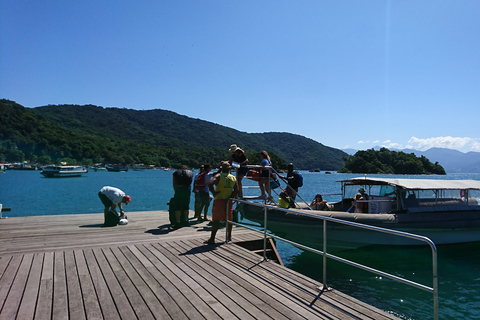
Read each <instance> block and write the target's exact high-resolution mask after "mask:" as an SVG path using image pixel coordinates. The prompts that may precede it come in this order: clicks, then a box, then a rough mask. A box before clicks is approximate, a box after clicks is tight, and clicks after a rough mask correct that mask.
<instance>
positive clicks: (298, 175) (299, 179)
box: [296, 171, 303, 188]
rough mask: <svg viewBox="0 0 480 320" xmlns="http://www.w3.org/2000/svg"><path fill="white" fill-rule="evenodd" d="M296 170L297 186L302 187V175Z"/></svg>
mask: <svg viewBox="0 0 480 320" xmlns="http://www.w3.org/2000/svg"><path fill="white" fill-rule="evenodd" d="M296 172H297V187H299V188H300V187H303V176H302V174H301V173H300V172H298V171H296Z"/></svg>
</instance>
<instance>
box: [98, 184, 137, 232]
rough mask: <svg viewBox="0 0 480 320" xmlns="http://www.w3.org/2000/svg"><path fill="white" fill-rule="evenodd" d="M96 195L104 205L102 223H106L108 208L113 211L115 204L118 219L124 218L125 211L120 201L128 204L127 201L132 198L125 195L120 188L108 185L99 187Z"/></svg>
mask: <svg viewBox="0 0 480 320" xmlns="http://www.w3.org/2000/svg"><path fill="white" fill-rule="evenodd" d="M98 197H99V198H100V200H101V201H102V203H103V205H104V206H105V209H104V210H103V216H104V224H108V223H107V216H108V212H109V211H110V210H112V211H115V208H116V207H117V206H118V208H119V209H120V217H118V218H119V220H120V219H122V218H124V217H125V212H124V211H123V207H122V203H125V205H128V203H129V202H130V201H132V198H131V197H130V196H127V195H126V194H125V192H123V191H122V190H120V189H118V188H114V187H109V186H105V187H103V188H102V189H100V191H99V192H98Z"/></svg>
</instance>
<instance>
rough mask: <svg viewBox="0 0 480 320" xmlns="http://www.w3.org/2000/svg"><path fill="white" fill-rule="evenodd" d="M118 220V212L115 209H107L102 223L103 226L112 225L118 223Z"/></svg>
mask: <svg viewBox="0 0 480 320" xmlns="http://www.w3.org/2000/svg"><path fill="white" fill-rule="evenodd" d="M119 221H120V217H119V216H118V213H117V212H116V211H115V210H109V211H108V212H107V215H106V216H105V221H104V223H103V225H104V226H105V227H114V226H116V225H117V224H118V222H119Z"/></svg>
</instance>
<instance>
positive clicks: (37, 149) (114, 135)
mask: <svg viewBox="0 0 480 320" xmlns="http://www.w3.org/2000/svg"><path fill="white" fill-rule="evenodd" d="M0 139H1V140H0V161H23V160H33V161H39V162H48V161H58V160H59V159H62V158H70V159H74V160H76V161H77V162H79V163H84V164H89V163H91V162H107V163H124V164H133V163H144V164H154V165H161V166H177V165H178V164H187V165H189V166H191V167H198V166H199V165H200V164H202V163H205V162H211V163H213V164H217V163H218V162H219V161H221V160H225V159H227V158H228V157H229V154H228V148H229V146H230V145H231V144H234V143H235V144H237V145H238V146H240V147H241V148H242V149H244V150H245V151H246V152H247V155H248V157H249V159H250V160H251V164H257V163H259V160H258V152H259V151H261V150H266V151H268V152H269V153H270V154H271V155H272V156H273V157H272V158H273V159H272V161H273V163H274V166H275V167H278V168H282V167H283V166H284V165H285V163H289V162H293V163H294V164H295V166H296V167H297V168H299V169H311V168H320V169H323V170H337V169H338V168H340V167H341V166H342V165H343V161H342V157H344V156H346V153H344V152H343V151H341V150H338V149H334V148H330V147H326V146H324V145H322V144H320V143H318V142H316V141H314V140H311V139H308V138H305V137H303V136H299V135H295V134H290V133H280V132H270V133H246V132H241V131H238V130H235V129H231V128H228V127H225V126H222V125H218V124H215V123H212V122H208V121H204V120H200V119H193V118H190V117H187V116H183V115H179V114H177V113H175V112H172V111H167V110H159V109H156V110H142V111H139V110H132V109H120V108H102V107H98V106H93V105H83V106H79V105H48V106H43V107H37V108H25V107H23V106H21V105H19V104H17V103H15V102H12V101H9V100H0Z"/></svg>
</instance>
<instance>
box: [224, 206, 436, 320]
mask: <svg viewBox="0 0 480 320" xmlns="http://www.w3.org/2000/svg"><path fill="white" fill-rule="evenodd" d="M230 200H232V201H233V202H236V203H244V204H248V205H253V206H257V207H261V208H263V210H264V221H263V230H261V229H258V228H254V227H251V226H249V225H246V224H243V223H240V222H234V221H230V220H227V221H226V224H227V230H228V224H229V223H231V224H232V225H235V226H239V227H243V228H247V229H249V230H252V231H255V232H259V233H263V261H267V260H268V259H267V237H271V238H274V239H276V240H280V241H283V242H285V243H288V244H291V245H293V246H295V247H297V248H300V249H302V250H306V251H310V252H313V253H316V254H319V255H321V256H323V275H322V276H323V280H322V282H323V287H322V288H321V289H320V290H321V291H320V293H319V296H320V294H322V292H324V291H328V290H330V288H329V287H328V285H327V268H326V266H327V259H332V260H336V261H338V262H341V263H344V264H347V265H350V266H353V267H356V268H359V269H362V270H365V271H368V272H371V273H374V274H377V275H379V276H382V277H386V278H389V279H392V280H394V281H397V282H400V283H402V284H406V285H409V286H411V287H414V288H417V289H421V290H424V291H427V292H431V293H432V294H433V315H434V319H435V320H438V275H437V247H436V246H435V244H434V243H433V241H432V240H430V239H429V238H427V237H425V236H421V235H416V234H413V233H408V232H403V231H398V230H392V229H385V228H380V227H375V226H370V225H365V224H361V223H357V222H351V221H346V220H341V219H335V218H331V217H325V216H318V215H314V214H310V213H308V212H305V211H303V212H301V211H296V210H293V209H283V208H278V207H273V206H270V205H266V204H262V203H256V202H251V201H245V200H241V199H236V198H231V199H230ZM233 202H232V203H233ZM231 205H233V204H231ZM268 209H275V210H279V211H283V212H287V213H291V212H294V213H296V214H301V215H305V216H309V217H314V218H316V219H322V220H323V250H317V249H314V248H311V247H308V246H305V245H303V244H300V243H296V242H293V241H290V240H288V239H285V238H282V237H279V236H276V235H274V234H272V233H268V219H267V217H268V214H267V212H268ZM228 210H230V209H229V208H228ZM329 222H331V223H339V224H343V225H348V226H351V227H354V228H361V229H367V230H371V231H374V232H380V233H385V234H391V235H394V236H399V237H403V238H410V239H414V240H418V241H419V242H423V243H425V244H427V245H428V246H430V248H431V252H432V286H431V287H430V286H427V285H424V284H421V283H418V282H415V281H412V280H409V279H406V278H404V277H400V276H397V275H394V274H391V273H388V272H385V271H381V270H378V269H375V268H371V267H369V266H366V265H363V264H360V263H357V262H354V261H351V260H348V259H345V258H341V257H339V256H336V255H333V254H331V253H328V252H327V249H328V243H327V238H328V237H327V235H328V232H327V230H328V229H327V224H328V223H329ZM226 242H228V237H227V238H226Z"/></svg>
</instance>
